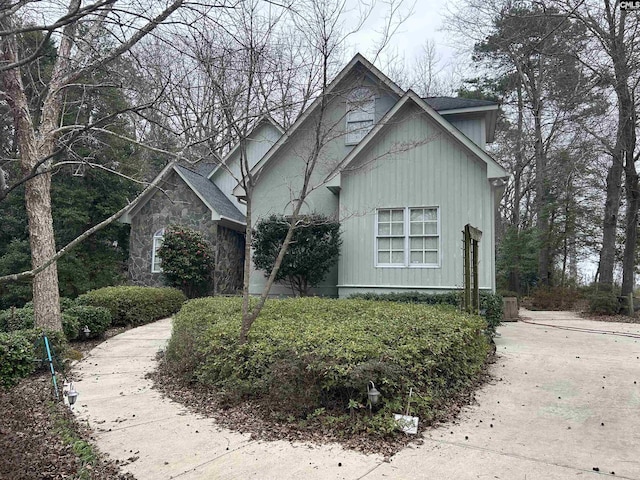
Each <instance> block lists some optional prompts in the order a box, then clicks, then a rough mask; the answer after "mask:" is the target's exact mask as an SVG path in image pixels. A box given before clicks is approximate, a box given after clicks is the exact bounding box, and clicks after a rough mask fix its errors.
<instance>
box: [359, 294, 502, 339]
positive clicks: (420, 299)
mask: <svg viewBox="0 0 640 480" xmlns="http://www.w3.org/2000/svg"><path fill="white" fill-rule="evenodd" d="M350 298H360V299H363V300H378V301H386V302H401V303H420V304H423V305H452V306H455V307H458V308H460V307H461V306H462V292H461V291H458V292H448V293H437V294H431V293H420V292H402V293H356V294H354V295H351V297H350ZM480 310H481V311H483V313H484V315H483V316H484V317H485V319H486V320H487V327H488V330H489V332H490V333H491V334H494V333H495V331H496V328H497V327H498V326H499V325H500V322H501V321H502V313H503V310H504V303H503V301H502V297H501V296H500V295H498V294H495V293H488V292H480Z"/></svg>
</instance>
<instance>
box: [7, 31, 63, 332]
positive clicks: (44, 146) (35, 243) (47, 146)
mask: <svg viewBox="0 0 640 480" xmlns="http://www.w3.org/2000/svg"><path fill="white" fill-rule="evenodd" d="M3 53H4V58H5V60H7V61H8V62H9V63H13V62H15V61H16V60H17V58H18V56H17V44H16V39H15V36H14V37H13V38H10V39H7V40H6V41H5V48H4V52H3ZM3 84H4V88H5V91H6V92H7V97H6V98H7V103H8V104H9V108H10V109H11V113H12V116H13V119H14V124H15V127H16V133H17V137H18V138H17V140H18V142H17V143H18V148H19V152H20V166H21V170H22V174H23V175H29V174H31V173H32V171H33V170H34V169H37V168H38V162H39V161H40V159H45V158H47V157H48V156H49V155H50V154H51V153H52V152H53V143H52V141H44V142H43V141H42V137H40V138H38V137H36V133H35V130H34V126H33V123H32V121H31V116H30V114H29V103H28V101H27V97H26V94H25V91H24V86H23V84H22V78H21V76H20V71H19V70H18V69H11V70H8V71H6V72H4V75H3ZM25 206H26V210H27V217H28V220H29V244H30V246H31V264H32V267H33V268H34V269H35V268H38V267H40V266H41V265H42V264H44V263H45V262H46V261H47V260H48V259H50V258H51V257H52V256H54V255H55V253H56V245H55V237H54V235H53V217H52V215H51V173H50V172H43V173H40V174H39V175H37V176H35V177H34V178H32V179H30V180H29V181H28V182H27V183H26V186H25ZM33 306H34V314H35V325H36V326H38V327H42V328H46V329H50V330H62V319H61V315H60V293H59V291H58V269H57V266H56V264H55V263H52V264H51V265H50V266H48V267H47V268H45V269H44V270H42V271H41V272H39V273H37V274H36V275H35V276H34V278H33Z"/></svg>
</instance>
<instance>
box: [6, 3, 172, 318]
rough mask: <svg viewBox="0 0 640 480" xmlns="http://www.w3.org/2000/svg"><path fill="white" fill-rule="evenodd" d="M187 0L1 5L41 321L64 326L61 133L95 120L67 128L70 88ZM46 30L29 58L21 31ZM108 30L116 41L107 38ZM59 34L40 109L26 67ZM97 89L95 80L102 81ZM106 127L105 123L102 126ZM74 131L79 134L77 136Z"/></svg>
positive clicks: (126, 49)
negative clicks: (58, 179) (55, 169)
mask: <svg viewBox="0 0 640 480" xmlns="http://www.w3.org/2000/svg"><path fill="white" fill-rule="evenodd" d="M184 4H185V1H184V0H173V1H167V2H163V3H162V4H158V3H157V2H150V3H149V4H145V3H144V2H142V3H136V4H133V3H132V2H119V1H117V0H97V1H95V2H93V3H89V4H83V2H82V1H81V0H70V1H69V2H68V4H67V5H66V8H65V9H64V10H60V9H59V8H57V4H53V3H52V4H51V5H50V6H51V10H47V11H44V14H39V13H38V11H37V10H33V9H32V6H31V2H3V3H2V6H1V7H0V42H1V44H0V47H1V49H2V57H1V60H0V79H1V81H2V90H0V99H2V100H3V101H4V102H6V103H7V104H8V106H9V108H10V111H11V115H12V117H13V122H14V128H15V132H16V138H17V142H16V146H17V148H16V150H17V152H18V154H19V162H20V167H21V170H22V175H23V176H24V177H25V178H28V180H27V181H26V195H25V202H26V209H27V214H28V219H29V239H30V246H31V257H32V266H33V268H32V270H31V273H32V274H33V302H34V310H35V318H36V325H38V326H40V327H45V328H50V329H53V330H61V329H62V323H61V318H60V306H59V293H58V277H57V269H56V264H55V259H56V258H58V257H57V253H56V245H55V240H54V232H53V220H52V214H51V166H52V164H53V163H54V159H55V156H56V155H57V154H58V153H59V152H60V151H63V150H64V149H65V145H64V143H61V138H63V133H64V134H65V136H64V138H69V136H70V134H71V133H72V131H86V130H88V129H91V128H92V127H93V126H94V125H93V121H89V123H87V124H84V125H79V126H74V127H69V128H65V127H64V126H63V125H62V122H61V116H62V114H63V112H64V111H65V91H66V90H67V89H68V88H70V87H72V86H77V85H78V84H88V85H91V84H92V81H91V77H92V75H93V74H94V73H95V72H96V71H98V70H99V69H103V68H106V67H107V66H108V65H110V64H111V63H113V62H114V61H115V60H117V59H119V58H121V57H122V56H123V55H126V54H127V53H128V52H129V51H130V50H131V49H132V48H133V47H134V46H135V45H136V43H138V42H139V41H140V40H142V39H143V38H144V37H146V36H147V35H149V34H151V33H152V32H153V31H154V30H156V29H157V27H158V26H159V25H160V24H162V23H163V22H164V21H165V20H167V19H168V18H169V17H170V16H171V15H172V14H174V13H175V12H176V11H177V10H178V9H180V8H181V7H183V6H184ZM36 31H38V32H43V36H42V41H41V43H40V45H38V46H37V47H36V48H35V49H34V51H33V52H32V53H31V54H30V55H28V56H26V57H25V56H21V55H20V49H19V38H20V36H22V35H24V34H26V33H28V32H36ZM105 33H106V34H107V35H108V36H109V37H110V38H111V45H110V46H105V45H104V44H102V43H101V40H102V38H103V37H104V35H105ZM51 39H55V40H56V42H57V52H56V56H55V61H54V63H53V70H52V74H51V78H50V80H49V81H48V84H47V85H46V93H45V94H44V95H43V98H42V100H41V104H40V107H41V108H39V109H37V110H36V112H37V113H34V110H32V109H30V108H29V104H28V99H27V93H26V88H25V85H24V83H23V69H24V68H25V67H26V66H28V65H29V64H30V62H33V61H35V60H37V59H38V57H39V56H40V55H41V54H42V52H43V51H44V49H45V47H46V45H47V42H49V41H50V40H51ZM94 87H95V85H94ZM95 126H100V125H99V122H97V125H95ZM71 136H72V135H71Z"/></svg>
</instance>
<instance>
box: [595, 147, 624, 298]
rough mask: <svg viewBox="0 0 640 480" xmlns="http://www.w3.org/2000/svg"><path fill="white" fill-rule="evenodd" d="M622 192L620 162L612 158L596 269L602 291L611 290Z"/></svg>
mask: <svg viewBox="0 0 640 480" xmlns="http://www.w3.org/2000/svg"><path fill="white" fill-rule="evenodd" d="M621 190H622V162H621V161H620V159H619V158H615V156H614V158H613V164H612V165H611V167H609V171H608V172H607V198H606V201H605V204H604V220H603V223H602V250H600V263H599V268H598V273H599V275H598V286H599V287H600V289H601V290H602V291H611V289H612V288H613V270H614V267H615V257H616V228H617V226H618V211H619V210H620V197H621Z"/></svg>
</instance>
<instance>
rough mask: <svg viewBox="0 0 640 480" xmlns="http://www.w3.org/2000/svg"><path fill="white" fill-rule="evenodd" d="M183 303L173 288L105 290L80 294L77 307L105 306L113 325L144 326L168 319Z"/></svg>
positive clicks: (183, 299)
mask: <svg viewBox="0 0 640 480" xmlns="http://www.w3.org/2000/svg"><path fill="white" fill-rule="evenodd" d="M185 300H186V297H185V295H184V293H182V292H181V291H180V290H176V289H175V288H169V287H164V288H155V287H126V286H123V287H105V288H99V289H97V290H92V291H90V292H87V293H85V294H84V295H80V296H79V297H78V299H77V300H76V302H77V303H78V305H91V306H94V307H104V308H106V309H107V310H109V312H110V313H111V322H112V324H113V325H115V326H127V325H134V326H135V325H144V324H145V323H150V322H153V321H155V320H159V319H161V318H165V317H169V316H171V315H173V314H174V313H176V312H177V311H178V310H180V307H181V306H182V304H183V303H184V301H185Z"/></svg>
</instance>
